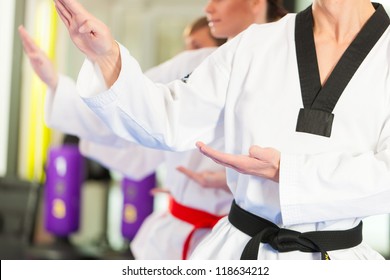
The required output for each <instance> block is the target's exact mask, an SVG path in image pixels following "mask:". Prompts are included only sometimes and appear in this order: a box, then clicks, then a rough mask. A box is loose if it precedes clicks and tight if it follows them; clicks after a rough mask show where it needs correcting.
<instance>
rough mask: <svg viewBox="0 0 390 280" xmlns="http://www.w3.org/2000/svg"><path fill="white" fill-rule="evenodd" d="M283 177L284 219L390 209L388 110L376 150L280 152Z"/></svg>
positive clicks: (362, 214) (306, 220)
mask: <svg viewBox="0 0 390 280" xmlns="http://www.w3.org/2000/svg"><path fill="white" fill-rule="evenodd" d="M279 182H280V201H281V202H280V203H281V209H282V216H283V222H284V224H297V223H310V222H318V221H325V220H338V219H340V218H354V217H366V216H372V215H377V214H383V213H390V115H389V116H388V118H387V121H386V123H385V125H384V127H383V129H382V132H381V136H380V139H379V141H378V145H377V148H376V149H375V151H367V152H364V153H360V154H355V155H350V154H342V153H326V154H325V153H324V154H318V155H292V154H283V153H282V156H281V162H280V181H279Z"/></svg>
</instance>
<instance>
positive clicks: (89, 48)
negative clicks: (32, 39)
mask: <svg viewBox="0 0 390 280" xmlns="http://www.w3.org/2000/svg"><path fill="white" fill-rule="evenodd" d="M54 3H55V7H56V10H57V12H58V15H59V17H60V18H61V20H62V21H63V22H64V24H65V26H66V28H67V29H68V31H69V35H70V37H71V39H72V41H73V43H74V44H75V45H76V47H77V48H79V49H80V50H81V51H82V52H83V53H84V54H85V55H86V56H87V57H88V58H89V59H90V60H92V61H94V62H96V63H97V64H98V65H99V67H100V69H101V71H102V74H103V77H104V79H105V82H106V84H107V86H109V87H110V86H111V85H112V84H113V83H114V82H115V81H116V80H117V78H118V76H119V73H120V69H121V62H120V53H119V46H118V44H117V43H116V41H115V40H114V38H113V36H112V35H111V31H110V29H109V28H108V27H107V25H105V24H104V23H103V22H102V21H100V20H99V19H97V18H96V17H94V16H93V15H92V14H90V13H89V12H88V11H87V10H86V9H85V8H84V7H83V6H82V5H81V4H80V3H79V2H78V1H76V0H54Z"/></svg>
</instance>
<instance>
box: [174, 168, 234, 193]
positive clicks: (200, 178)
mask: <svg viewBox="0 0 390 280" xmlns="http://www.w3.org/2000/svg"><path fill="white" fill-rule="evenodd" d="M176 169H177V170H178V171H179V172H181V173H183V174H184V175H186V176H187V177H188V178H190V179H192V180H194V181H195V182H197V183H198V184H199V185H201V186H202V187H205V188H214V189H223V190H225V191H229V192H230V190H229V187H228V186H227V183H226V173H225V171H218V172H212V171H203V172H194V171H192V170H190V169H188V168H185V167H184V166H179V167H177V168H176Z"/></svg>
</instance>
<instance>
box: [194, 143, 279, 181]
mask: <svg viewBox="0 0 390 280" xmlns="http://www.w3.org/2000/svg"><path fill="white" fill-rule="evenodd" d="M196 146H197V147H198V148H199V150H200V152H201V153H202V154H204V155H205V156H207V157H209V158H211V159H212V160H214V161H215V162H216V163H219V164H221V165H223V166H226V167H229V168H232V169H234V170H236V171H238V172H240V173H243V174H248V175H254V176H259V177H262V178H266V179H270V180H272V181H275V182H279V165H280V152H279V151H278V150H275V149H273V148H261V147H259V146H252V147H251V148H250V149H249V155H232V154H227V153H222V152H219V151H217V150H214V149H212V148H211V147H209V146H207V145H206V144H204V143H202V142H197V143H196Z"/></svg>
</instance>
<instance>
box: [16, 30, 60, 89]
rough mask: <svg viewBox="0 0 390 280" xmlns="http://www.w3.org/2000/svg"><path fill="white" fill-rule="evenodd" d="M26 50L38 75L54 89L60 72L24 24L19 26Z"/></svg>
mask: <svg viewBox="0 0 390 280" xmlns="http://www.w3.org/2000/svg"><path fill="white" fill-rule="evenodd" d="M18 30H19V35H20V38H21V39H22V43H23V49H24V52H25V53H26V54H27V56H28V58H29V59H30V63H31V66H32V68H33V69H34V71H35V73H36V74H37V75H38V77H39V78H40V79H41V80H42V81H43V82H44V83H45V84H46V85H47V86H48V87H49V88H50V90H52V91H53V92H54V91H55V90H56V88H57V84H58V73H57V71H56V69H55V67H54V65H53V63H52V62H51V60H50V59H49V57H48V56H47V55H46V54H45V53H44V52H43V51H42V49H40V48H39V47H38V46H37V44H35V42H34V40H33V39H32V38H31V37H30V35H29V34H28V32H27V31H26V29H25V28H24V27H23V26H19V28H18Z"/></svg>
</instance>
